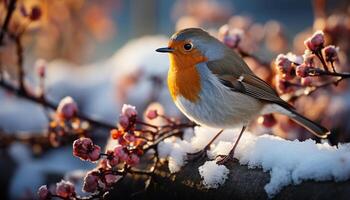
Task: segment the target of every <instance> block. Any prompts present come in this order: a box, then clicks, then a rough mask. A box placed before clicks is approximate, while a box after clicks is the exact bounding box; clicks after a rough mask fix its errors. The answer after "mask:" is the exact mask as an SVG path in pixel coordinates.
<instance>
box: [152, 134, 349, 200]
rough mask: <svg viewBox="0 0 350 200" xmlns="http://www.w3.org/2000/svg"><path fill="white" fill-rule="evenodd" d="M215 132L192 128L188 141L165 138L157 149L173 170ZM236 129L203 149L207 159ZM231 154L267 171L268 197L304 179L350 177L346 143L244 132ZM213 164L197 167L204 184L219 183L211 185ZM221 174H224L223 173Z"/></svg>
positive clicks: (225, 146) (225, 148)
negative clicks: (292, 138)
mask: <svg viewBox="0 0 350 200" xmlns="http://www.w3.org/2000/svg"><path fill="white" fill-rule="evenodd" d="M218 131H219V130H215V129H211V128H206V127H196V128H195V130H194V136H193V137H192V138H191V140H189V139H188V138H186V141H182V140H179V139H167V140H165V141H164V142H163V143H161V144H160V145H159V147H158V148H159V150H160V152H161V155H162V156H163V157H164V156H168V157H169V169H171V170H172V172H176V171H178V170H180V168H181V167H182V166H183V165H184V164H186V161H185V160H186V153H192V152H194V151H197V150H200V149H201V148H203V147H204V146H205V145H206V144H207V143H208V142H209V141H210V140H211V139H212V138H213V137H214V136H215V134H216V133H217V132H218ZM239 132H240V129H231V130H225V131H224V132H223V133H222V135H221V136H220V137H219V138H218V139H217V140H216V141H215V142H214V144H212V146H211V150H210V151H208V152H207V154H208V156H209V158H212V159H213V158H215V157H216V156H217V155H223V154H224V155H225V154H227V153H228V152H229V151H230V149H231V148H232V146H233V143H234V141H235V140H236V139H237V137H238V134H239ZM187 141H190V142H187ZM184 144H186V145H184ZM183 146H186V148H184V147H183ZM234 157H235V158H237V159H238V160H239V162H240V164H242V165H247V166H248V167H249V168H262V170H263V171H265V172H269V173H270V175H271V179H270V182H269V183H268V184H267V185H266V186H265V191H266V193H267V194H268V196H269V197H270V198H272V197H274V196H275V195H276V194H277V193H278V192H279V191H280V190H281V189H282V188H283V187H285V186H287V185H290V184H300V183H301V182H303V181H306V180H313V181H345V180H348V179H349V178H350V144H339V145H337V146H330V145H329V144H328V143H322V144H317V143H316V142H315V141H313V140H311V139H309V140H306V141H303V142H301V141H298V140H294V141H289V140H285V139H282V138H279V137H277V136H272V135H261V136H256V135H254V134H252V133H250V132H248V131H246V132H245V133H244V134H243V136H242V138H241V141H240V143H239V144H238V146H237V148H236V151H235V155H234ZM170 161H171V162H170ZM207 167H208V169H207ZM214 167H216V166H215V165H214V161H213V163H209V164H208V163H205V164H204V165H203V166H201V167H199V173H200V175H201V176H202V178H203V181H204V184H205V185H206V186H207V187H212V186H213V187H218V186H219V185H216V184H212V183H216V181H214V180H218V177H215V176H216V175H215V173H209V172H210V169H211V168H214ZM208 171H209V172H208ZM206 172H208V173H206ZM221 173H222V174H221V175H222V176H224V173H223V172H221ZM220 177H221V176H220ZM224 180H225V179H224ZM217 183H219V181H218V182H217ZM220 183H221V182H220Z"/></svg>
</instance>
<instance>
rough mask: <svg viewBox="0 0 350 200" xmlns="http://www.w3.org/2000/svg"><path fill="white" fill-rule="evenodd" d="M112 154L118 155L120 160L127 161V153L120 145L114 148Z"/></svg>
mask: <svg viewBox="0 0 350 200" xmlns="http://www.w3.org/2000/svg"><path fill="white" fill-rule="evenodd" d="M114 156H116V157H118V158H119V159H120V160H121V161H127V160H128V159H129V156H128V154H127V153H126V152H125V150H124V148H123V147H122V146H120V145H119V146H117V147H115V148H114Z"/></svg>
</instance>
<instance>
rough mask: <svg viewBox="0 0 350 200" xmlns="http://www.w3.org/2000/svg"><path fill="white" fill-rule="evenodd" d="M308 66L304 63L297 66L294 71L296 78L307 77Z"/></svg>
mask: <svg viewBox="0 0 350 200" xmlns="http://www.w3.org/2000/svg"><path fill="white" fill-rule="evenodd" d="M308 68H309V66H307V65H306V64H305V63H303V64H301V65H299V66H297V67H296V69H295V74H296V75H297V76H298V77H302V78H303V77H307V76H309V69H308Z"/></svg>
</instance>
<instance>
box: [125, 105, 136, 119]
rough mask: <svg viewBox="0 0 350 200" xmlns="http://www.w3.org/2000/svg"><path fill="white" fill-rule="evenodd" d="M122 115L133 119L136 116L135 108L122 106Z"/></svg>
mask: <svg viewBox="0 0 350 200" xmlns="http://www.w3.org/2000/svg"><path fill="white" fill-rule="evenodd" d="M122 115H125V116H126V117H128V118H130V117H134V116H136V115H137V111H136V107H135V106H132V105H128V104H124V105H123V108H122Z"/></svg>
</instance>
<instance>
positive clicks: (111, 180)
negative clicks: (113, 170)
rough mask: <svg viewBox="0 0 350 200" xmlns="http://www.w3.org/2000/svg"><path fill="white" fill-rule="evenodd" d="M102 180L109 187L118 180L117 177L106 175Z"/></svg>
mask: <svg viewBox="0 0 350 200" xmlns="http://www.w3.org/2000/svg"><path fill="white" fill-rule="evenodd" d="M104 178H105V182H106V185H107V186H111V185H112V184H113V183H116V182H117V181H118V180H119V176H117V175H114V174H106V175H105V176H104Z"/></svg>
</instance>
